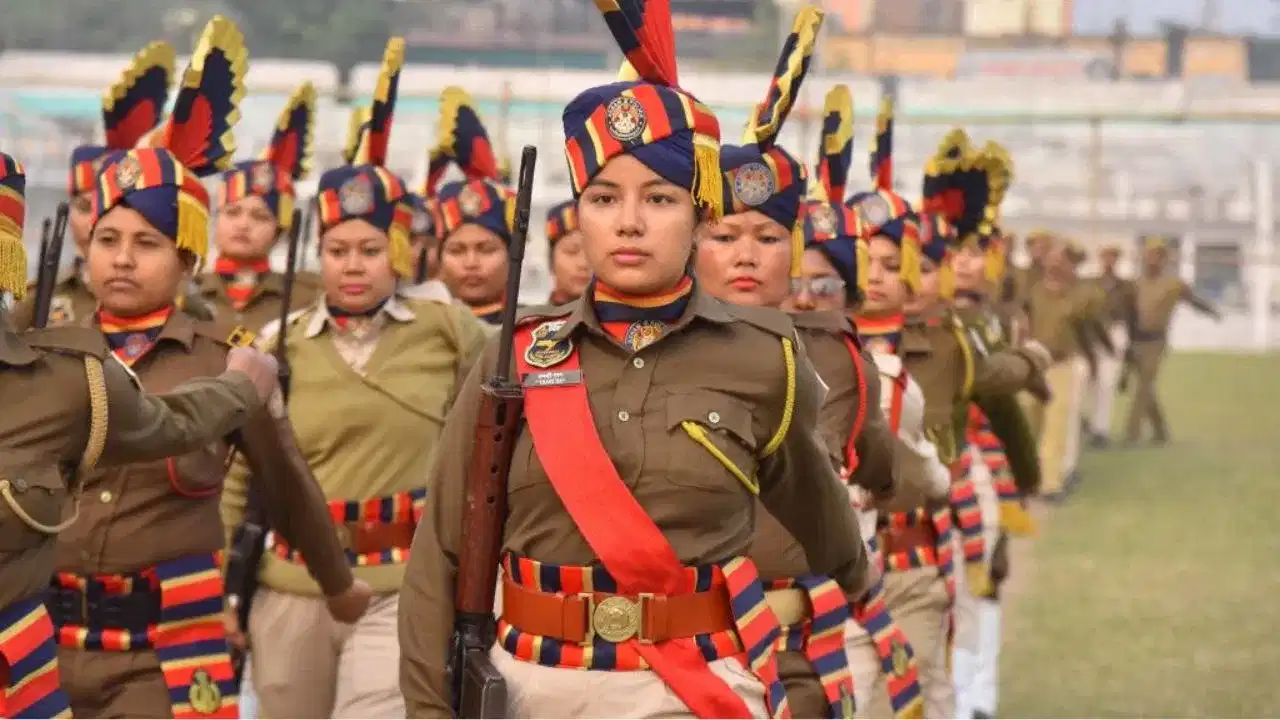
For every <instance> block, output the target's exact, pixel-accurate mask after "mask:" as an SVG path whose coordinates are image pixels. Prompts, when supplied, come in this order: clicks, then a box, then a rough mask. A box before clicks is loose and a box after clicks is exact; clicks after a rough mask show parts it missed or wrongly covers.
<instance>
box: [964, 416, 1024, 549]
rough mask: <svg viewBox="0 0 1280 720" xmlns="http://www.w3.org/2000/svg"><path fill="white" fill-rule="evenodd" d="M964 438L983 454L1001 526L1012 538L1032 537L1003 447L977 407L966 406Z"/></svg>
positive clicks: (1020, 493) (989, 423) (987, 420)
mask: <svg viewBox="0 0 1280 720" xmlns="http://www.w3.org/2000/svg"><path fill="white" fill-rule="evenodd" d="M965 436H966V438H967V439H968V441H969V442H970V443H972V444H973V445H975V446H976V447H977V448H978V449H979V450H981V451H982V461H983V462H984V463H985V464H986V466H987V470H988V471H990V473H991V484H992V485H993V486H994V487H995V491H996V498H997V499H998V500H999V502H1000V527H1001V528H1002V529H1003V530H1005V531H1006V532H1009V533H1012V534H1014V535H1031V534H1034V532H1035V523H1034V521H1032V520H1031V517H1030V515H1029V514H1028V513H1027V510H1026V507H1025V506H1024V505H1023V502H1024V500H1025V498H1023V496H1022V491H1021V490H1019V489H1018V484H1017V483H1016V482H1015V481H1014V478H1013V469H1012V468H1011V467H1010V466H1009V457H1008V455H1007V454H1006V453H1005V449H1004V444H1003V443H1001V442H1000V438H999V437H997V436H996V434H995V431H994V430H992V428H991V421H990V420H989V419H987V416H986V414H985V413H983V412H982V409H981V408H979V407H978V406H977V405H970V406H969V418H968V423H967V425H966V427H965Z"/></svg>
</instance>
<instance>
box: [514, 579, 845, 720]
mask: <svg viewBox="0 0 1280 720" xmlns="http://www.w3.org/2000/svg"><path fill="white" fill-rule="evenodd" d="M502 567H503V571H504V572H506V573H507V576H508V577H509V578H511V581H512V582H514V583H516V584H517V585H520V586H522V587H527V588H530V589H532V590H538V591H540V592H554V593H561V594H564V595H576V594H578V593H583V592H596V593H613V592H618V583H617V581H616V580H614V579H613V577H612V576H610V574H609V572H608V571H607V570H605V569H604V568H603V567H602V566H599V565H591V566H585V567H580V566H571V565H552V564H550V563H542V562H538V561H537V560H534V559H532V558H527V557H522V556H519V555H516V554H508V555H507V556H506V557H505V558H504V559H503V563H502ZM719 587H723V588H725V590H726V592H728V593H729V601H730V605H731V607H732V608H733V615H734V619H735V621H736V624H737V632H732V631H726V632H718V633H704V634H699V635H695V636H694V637H693V642H694V644H695V646H696V647H697V648H698V651H699V652H700V654H701V655H702V658H703V659H704V660H705V661H706V662H713V661H715V660H720V659H722V658H727V657H738V656H742V655H744V654H745V656H746V664H747V665H748V666H749V667H750V668H751V670H752V671H753V672H754V673H755V674H756V676H757V677H759V678H760V680H761V682H763V683H764V685H765V690H766V695H767V696H768V698H769V702H770V707H771V708H772V712H773V714H774V716H775V717H790V711H789V709H788V706H787V703H786V690H785V688H783V686H782V680H781V679H780V678H779V677H778V671H777V665H776V662H775V661H776V656H775V648H776V646H777V644H778V637H779V629H778V624H777V619H776V618H775V617H774V615H773V613H772V612H767V613H766V612H764V609H767V608H768V604H767V602H766V601H765V596H764V585H763V584H762V583H761V582H760V578H759V575H757V574H756V570H755V565H754V564H751V563H750V561H747V560H746V559H745V558H734V559H733V560H730V561H729V562H727V563H723V564H718V565H699V566H693V567H685V568H684V578H683V581H682V583H681V587H680V588H679V592H680V593H692V592H707V591H710V590H713V589H715V588H719ZM841 597H842V598H843V596H841ZM498 642H500V643H501V644H502V647H503V648H504V649H506V651H507V652H509V653H511V654H512V655H514V656H515V657H516V658H518V659H520V660H524V661H525V662H531V663H537V664H539V665H546V666H549V667H560V668H576V669H587V670H618V671H628V670H651V669H652V668H651V667H650V665H649V663H648V662H647V661H646V660H645V659H644V658H643V657H642V656H641V654H640V653H639V652H637V650H636V648H635V646H634V644H633V643H611V642H608V641H607V640H604V639H602V638H600V637H599V636H598V635H597V636H594V637H592V639H591V645H589V646H587V645H580V644H578V643H572V642H565V641H563V640H560V639H558V638H552V637H546V636H542V635H533V634H531V633H527V632H523V631H522V630H520V629H519V628H517V627H515V626H513V625H511V624H510V623H508V622H506V621H505V620H502V619H499V620H498ZM766 664H771V665H773V667H772V668H770V667H768V666H767V665H766Z"/></svg>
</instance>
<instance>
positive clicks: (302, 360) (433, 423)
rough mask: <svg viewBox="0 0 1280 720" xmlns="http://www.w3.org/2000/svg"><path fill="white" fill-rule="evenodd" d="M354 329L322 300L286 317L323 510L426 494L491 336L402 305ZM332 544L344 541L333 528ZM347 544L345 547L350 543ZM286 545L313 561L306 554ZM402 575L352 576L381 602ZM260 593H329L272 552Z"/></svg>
mask: <svg viewBox="0 0 1280 720" xmlns="http://www.w3.org/2000/svg"><path fill="white" fill-rule="evenodd" d="M277 325H278V324H277ZM348 328H349V329H347V330H345V331H338V330H336V328H335V323H334V320H333V319H332V318H331V317H330V315H329V312H328V309H327V307H326V305H325V303H324V299H323V298H320V299H318V300H317V301H315V303H314V304H313V305H312V306H311V307H308V308H304V309H302V310H300V311H298V312H297V313H294V314H293V315H292V316H291V317H290V324H289V327H288V330H287V332H288V336H287V337H288V344H287V350H288V357H289V362H290V368H291V395H290V397H289V415H290V417H291V419H292V423H293V428H294V431H295V432H296V434H297V438H298V447H299V449H300V451H301V453H302V456H303V458H304V459H305V461H306V464H307V465H308V466H309V467H310V468H311V472H312V473H313V474H314V476H315V479H316V481H317V482H318V483H319V486H320V489H321V491H322V492H323V494H324V497H325V499H326V500H327V501H338V502H347V501H365V500H369V499H373V498H382V497H387V496H390V495H395V494H398V493H403V492H410V491H414V490H419V489H421V488H422V487H423V486H424V485H425V484H426V478H427V470H428V467H429V461H430V458H431V456H432V454H433V453H434V452H435V451H436V449H437V447H439V446H440V443H439V442H438V440H437V438H438V437H439V435H440V432H441V428H442V427H443V425H444V420H445V416H446V414H448V412H449V408H450V407H451V405H452V404H453V399H454V397H455V395H456V393H457V388H458V386H459V385H460V384H461V382H462V380H463V379H464V378H465V377H466V376H467V374H468V373H470V371H471V367H472V365H473V364H474V363H475V361H476V359H477V358H478V356H479V354H480V349H481V347H483V344H484V339H485V337H486V335H485V332H484V330H483V329H482V327H481V325H480V322H479V321H478V320H476V319H475V318H474V317H472V315H471V313H470V311H469V310H468V309H467V308H465V307H463V306H461V305H456V304H447V303H440V302H434V301H430V300H409V299H401V298H397V297H392V298H391V299H389V300H388V301H387V303H386V304H385V305H383V307H382V308H381V309H380V310H379V311H378V313H377V314H376V315H374V316H373V317H372V318H369V319H367V320H366V321H365V322H364V323H363V324H362V325H361V326H359V327H356V326H354V325H349V326H348ZM276 334H277V327H275V326H271V325H269V326H268V327H267V328H266V329H265V331H264V333H263V337H262V342H263V345H264V349H274V347H275V343H276V342H277V339H276V337H275V336H276ZM248 475H249V467H248V466H247V465H246V464H245V463H243V462H240V461H237V462H236V463H235V465H234V466H233V468H232V471H231V472H230V473H229V475H228V477H227V483H226V487H225V489H224V491H223V493H222V515H223V523H224V525H225V526H226V528H227V530H228V532H229V531H230V530H231V529H233V528H235V526H236V525H237V524H238V523H239V522H240V520H241V519H242V518H243V516H244V508H245V503H246V501H247V486H246V480H247V478H248ZM427 502H430V496H428V499H427ZM352 525H355V523H352ZM273 529H274V528H273ZM344 529H345V530H348V531H354V530H355V528H352V527H345V528H344ZM409 532H412V528H410V529H409ZM329 533H330V534H331V535H335V536H336V535H337V533H336V532H335V529H334V526H333V524H332V523H329ZM343 536H344V537H345V538H347V539H348V540H349V538H350V536H351V533H350V532H344V533H343ZM229 538H230V536H229V535H228V540H229ZM285 540H286V542H288V543H289V545H290V546H291V547H292V548H294V549H299V550H302V556H303V557H304V558H305V557H307V553H306V551H305V549H302V548H298V547H297V546H296V545H294V544H293V542H292V541H290V540H289V538H287V537H286V538H285ZM347 549H350V548H347ZM404 568H405V566H404V565H402V564H396V563H386V564H382V565H372V566H358V567H355V568H354V569H353V572H354V574H355V576H356V577H358V578H360V579H361V580H364V581H365V582H367V583H369V585H370V586H372V588H373V589H374V591H375V592H379V593H393V592H396V591H397V590H399V588H400V584H401V579H402V577H403V575H404ZM261 582H262V584H263V585H265V586H266V587H270V588H273V589H276V590H280V591H282V592H289V593H294V594H302V595H316V594H318V593H320V592H321V591H322V590H324V589H325V588H323V587H319V586H317V584H316V583H315V582H313V581H312V579H311V578H309V577H307V574H306V572H305V568H303V567H302V566H300V565H298V564H296V563H294V562H292V561H290V560H287V559H284V558H281V557H278V556H277V555H276V554H274V553H271V552H268V553H267V554H266V556H265V557H264V559H263V564H262V571H261Z"/></svg>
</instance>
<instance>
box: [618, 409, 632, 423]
mask: <svg viewBox="0 0 1280 720" xmlns="http://www.w3.org/2000/svg"><path fill="white" fill-rule="evenodd" d="M618 419H619V420H621V421H622V422H626V421H628V420H630V419H631V413H629V412H627V411H626V410H619V411H618Z"/></svg>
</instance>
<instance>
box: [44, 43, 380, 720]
mask: <svg viewBox="0 0 1280 720" xmlns="http://www.w3.org/2000/svg"><path fill="white" fill-rule="evenodd" d="M242 42H243V41H242V39H241V36H240V34H239V31H237V30H236V29H235V28H234V26H232V25H231V24H230V23H229V22H228V21H226V20H223V19H218V20H215V21H213V22H212V23H210V25H209V26H208V27H207V28H206V31H205V34H204V36H203V39H202V44H201V45H200V50H199V52H198V54H197V55H196V57H195V58H194V60H193V63H192V68H190V69H189V70H188V72H187V75H186V77H185V79H184V82H183V88H182V91H181V92H180V93H179V95H178V98H177V102H176V106H175V107H176V110H175V115H174V116H173V117H171V118H170V120H169V127H168V129H167V131H166V135H165V142H166V146H164V147H159V148H147V149H141V150H132V151H127V152H125V153H121V154H117V155H114V156H112V158H111V159H110V160H109V161H108V162H107V163H106V164H105V165H104V167H103V170H102V173H101V175H100V177H99V181H98V184H97V188H98V189H97V191H96V193H95V197H94V208H95V211H96V214H97V220H96V222H95V223H94V228H93V235H92V239H91V240H90V244H89V249H88V253H87V258H86V260H87V262H88V264H89V266H90V270H91V272H90V277H91V278H93V279H92V284H93V291H94V296H95V297H97V298H98V299H99V301H100V307H99V309H98V311H97V313H95V315H94V316H93V317H92V318H86V320H85V323H86V324H93V325H96V326H97V327H98V328H99V329H100V330H101V331H102V333H103V335H104V337H105V338H106V341H107V345H108V347H110V348H111V349H112V352H113V353H114V354H115V356H116V358H117V359H119V360H120V362H122V363H124V364H125V365H127V366H129V367H130V368H132V369H133V370H134V372H135V373H136V374H137V376H138V378H139V379H140V381H141V382H142V383H145V385H146V386H147V387H148V388H151V389H155V390H167V389H170V388H172V387H174V386H176V385H177V384H179V383H180V382H182V381H183V380H185V379H187V378H190V377H194V376H202V375H210V374H212V373H214V372H216V371H217V369H218V368H220V367H221V366H223V364H224V363H225V358H226V355H227V352H228V350H229V349H230V348H231V347H235V346H240V345H245V344H247V343H248V341H249V339H250V338H249V337H248V335H247V333H246V332H245V331H244V330H243V329H240V328H235V329H233V328H232V327H231V326H230V325H224V326H221V327H219V326H216V325H214V324H212V323H210V322H206V321H200V320H196V319H194V318H191V317H190V316H188V315H186V314H184V313H182V312H179V311H177V309H176V308H175V307H174V303H173V298H174V297H176V295H177V289H178V287H179V285H180V284H181V283H182V282H183V281H184V280H185V279H186V277H187V273H189V272H190V271H191V270H192V269H193V268H194V267H195V266H196V265H197V264H198V263H199V262H200V260H201V259H202V257H203V255H204V251H205V248H206V246H207V239H206V237H205V235H204V232H205V227H206V225H207V218H208V205H207V203H208V195H207V193H206V191H205V190H204V188H203V186H202V185H200V183H199V180H198V178H199V177H200V176H203V175H209V174H211V173H213V172H216V171H217V170H218V165H219V164H224V163H225V161H227V160H229V157H230V156H229V152H230V151H232V150H233V148H234V140H233V139H232V136H231V127H230V123H229V122H228V121H229V120H230V119H231V117H233V116H234V110H235V107H236V102H235V101H236V99H237V98H238V97H239V95H240V94H241V93H242V92H243V85H242V83H243V68H244V57H245V54H246V53H245V50H244V47H243V44H242ZM197 105H207V106H210V107H221V108H225V109H226V112H225V114H224V115H222V116H215V117H212V118H202V120H204V121H203V122H195V123H188V122H184V121H183V117H184V116H183V114H182V113H183V111H184V110H185V109H188V108H192V107H195V106H197ZM240 437H241V438H243V440H242V441H241V442H240V443H238V444H239V445H240V446H241V449H242V450H243V451H244V452H245V453H246V455H248V456H249V457H251V458H252V459H253V460H254V461H255V464H256V465H258V466H259V467H261V468H262V469H263V470H271V471H273V472H263V473H261V476H260V478H259V480H260V481H261V482H263V483H265V485H266V487H264V490H265V491H266V494H267V495H268V496H269V497H270V498H271V500H273V501H274V503H272V504H273V505H274V507H273V508H272V509H273V511H274V512H273V515H274V516H275V518H276V520H277V526H278V527H280V528H282V529H283V531H284V532H286V533H287V534H289V535H290V536H292V537H294V538H296V540H297V541H298V542H299V543H301V544H303V545H305V546H306V547H307V548H308V549H309V550H308V552H309V557H311V558H312V560H313V563H312V566H311V567H312V571H313V572H315V573H316V575H317V576H318V577H319V578H320V579H321V580H322V581H323V583H324V585H325V589H326V593H327V595H329V596H330V597H332V598H334V599H335V604H334V605H333V606H332V607H334V608H335V609H341V608H342V604H343V598H342V596H343V595H344V594H345V593H353V594H359V593H360V592H361V590H362V588H353V584H352V576H351V572H350V570H349V569H348V568H347V567H346V564H345V562H343V558H342V554H341V549H340V548H339V547H338V546H337V543H336V542H334V539H333V535H332V533H331V532H330V531H329V528H328V523H327V522H326V520H327V517H326V515H327V513H326V510H325V507H324V499H323V497H322V496H321V495H320V493H319V488H318V487H317V486H316V484H315V481H314V480H313V479H312V478H311V476H310V474H309V473H308V472H307V471H306V466H305V464H304V463H303V462H302V459H301V457H299V456H298V455H297V452H296V450H293V452H292V453H288V454H284V453H282V448H287V449H290V450H292V449H293V446H292V438H291V437H289V430H288V425H287V423H286V422H284V421H283V420H281V421H280V422H279V424H277V421H276V420H274V419H273V418H272V417H270V416H268V415H267V414H264V413H260V414H259V415H258V416H257V417H256V418H255V420H253V421H251V422H250V424H249V425H248V426H247V427H246V430H245V433H244V434H242V435H241V436H240ZM227 451H228V448H227V447H226V446H225V445H223V444H221V443H219V444H217V445H212V446H210V447H209V448H207V449H206V450H204V451H201V452H197V453H192V454H188V455H184V456H181V457H173V458H169V459H168V460H162V461H157V462H153V463H148V464H143V465H133V466H129V467H126V468H121V469H119V470H112V471H104V472H98V473H94V474H92V475H89V476H88V477H86V478H85V479H84V489H85V490H86V497H87V498H88V502H87V503H85V504H84V505H83V506H82V507H81V512H80V514H79V519H78V521H77V522H76V523H74V524H73V525H71V527H69V528H68V529H67V530H66V531H64V532H63V533H62V535H61V537H60V539H59V543H58V553H57V566H58V572H57V574H56V575H55V576H54V580H53V583H52V587H51V589H50V593H49V596H48V599H47V604H48V607H49V612H50V615H51V617H52V621H53V625H54V628H55V631H56V633H57V636H58V640H59V646H60V647H61V650H60V652H59V662H60V664H61V665H62V667H63V686H64V688H65V689H66V690H67V692H68V694H69V695H70V697H71V704H72V708H73V709H74V710H75V712H76V714H78V715H81V716H86V717H139V716H143V717H169V716H172V717H184V716H187V715H189V714H191V713H196V714H201V715H209V716H213V717H236V716H237V715H238V710H237V702H236V691H235V686H234V678H233V673H232V669H231V663H230V658H229V656H228V655H227V651H226V644H225V640H224V639H223V633H222V627H223V626H222V612H221V609H222V594H223V589H222V583H221V582H220V576H219V570H220V566H221V561H220V557H219V555H220V552H219V551H220V550H221V547H222V542H223V532H222V524H221V518H220V517H219V515H218V499H217V496H218V492H219V490H220V489H221V483H222V478H223V475H224V473H225V470H226V456H227ZM363 591H364V592H365V594H366V595H367V588H365V589H363ZM355 617H358V612H357V613H356V614H355V615H344V619H347V620H354V619H355Z"/></svg>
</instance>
